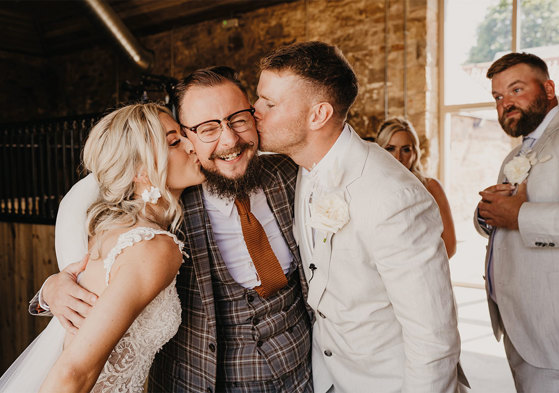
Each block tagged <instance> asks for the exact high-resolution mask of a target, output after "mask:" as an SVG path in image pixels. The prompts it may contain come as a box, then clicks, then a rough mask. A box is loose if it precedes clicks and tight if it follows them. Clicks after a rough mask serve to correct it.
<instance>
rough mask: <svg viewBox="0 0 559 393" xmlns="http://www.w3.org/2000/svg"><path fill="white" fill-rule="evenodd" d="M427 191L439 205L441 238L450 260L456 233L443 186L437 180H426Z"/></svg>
mask: <svg viewBox="0 0 559 393" xmlns="http://www.w3.org/2000/svg"><path fill="white" fill-rule="evenodd" d="M427 191H429V193H430V194H431V195H433V198H435V201H436V202H437V205H439V211H440V213H441V219H442V221H443V234H442V235H441V237H442V238H443V241H444V245H445V248H446V253H447V255H448V258H449V259H450V258H451V257H452V256H453V255H454V254H456V231H455V230H454V221H453V220H452V213H451V211H450V204H449V203H448V199H447V198H446V194H445V192H444V189H443V186H441V183H439V181H438V180H437V179H428V180H427Z"/></svg>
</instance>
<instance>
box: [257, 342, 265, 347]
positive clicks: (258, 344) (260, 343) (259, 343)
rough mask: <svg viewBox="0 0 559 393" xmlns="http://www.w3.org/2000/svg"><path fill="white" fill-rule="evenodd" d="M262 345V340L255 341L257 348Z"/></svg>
mask: <svg viewBox="0 0 559 393" xmlns="http://www.w3.org/2000/svg"><path fill="white" fill-rule="evenodd" d="M262 345H264V343H263V342H262V341H258V342H257V343H256V346H257V347H258V348H260V347H261V346H262Z"/></svg>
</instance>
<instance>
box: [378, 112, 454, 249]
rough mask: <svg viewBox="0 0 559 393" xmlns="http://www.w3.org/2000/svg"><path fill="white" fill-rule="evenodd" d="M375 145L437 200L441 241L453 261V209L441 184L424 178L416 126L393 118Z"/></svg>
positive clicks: (383, 129)
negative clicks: (384, 150)
mask: <svg viewBox="0 0 559 393" xmlns="http://www.w3.org/2000/svg"><path fill="white" fill-rule="evenodd" d="M376 142H377V143H378V144H379V145H380V146H381V147H383V148H385V149H386V150H387V151H388V152H390V154H392V155H393V156H394V158H396V159H397V160H398V161H400V162H401V163H402V165H404V166H405V167H406V168H408V169H409V170H410V171H411V172H412V173H413V174H414V175H415V176H416V177H417V178H418V179H419V180H420V181H421V182H422V183H423V185H424V186H425V188H427V191H429V193H431V195H432V196H433V198H435V201H436V202H437V205H438V206H439V211H440V213H441V218H442V221H443V233H442V238H443V241H444V244H445V247H446V252H447V254H448V257H449V258H451V257H452V256H453V255H454V254H455V253H456V232H455V230H454V222H453V220H452V213H451V211H450V205H449V203H448V199H447V197H446V194H445V192H444V189H443V187H442V186H441V183H439V181H438V180H437V179H433V178H429V177H426V176H425V175H424V174H423V170H422V167H421V151H420V150H419V138H418V137H417V133H416V132H415V129H414V128H413V125H412V124H411V123H410V122H409V121H408V120H404V119H402V118H400V117H393V118H390V119H388V120H386V121H385V122H384V123H382V124H381V125H380V127H379V130H378V133H377V137H376Z"/></svg>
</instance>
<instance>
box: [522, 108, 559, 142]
mask: <svg viewBox="0 0 559 393" xmlns="http://www.w3.org/2000/svg"><path fill="white" fill-rule="evenodd" d="M557 112H559V106H557V105H555V106H554V107H553V109H551V110H550V111H549V112H547V115H545V117H544V118H543V120H542V122H541V123H540V125H539V126H537V127H536V129H535V130H534V131H532V132H531V133H529V134H528V135H526V136H527V137H530V138H534V139H535V140H536V141H535V142H534V144H535V143H536V142H537V141H538V139H539V138H540V136H542V134H543V132H544V131H545V129H546V128H547V126H548V125H549V123H551V120H553V118H554V117H555V115H556V114H557ZM532 146H533V145H532Z"/></svg>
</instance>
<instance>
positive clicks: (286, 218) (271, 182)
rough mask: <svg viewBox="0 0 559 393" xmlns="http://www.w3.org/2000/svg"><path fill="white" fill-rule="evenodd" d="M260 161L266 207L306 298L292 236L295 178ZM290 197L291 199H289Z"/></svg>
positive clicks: (301, 268)
mask: <svg viewBox="0 0 559 393" xmlns="http://www.w3.org/2000/svg"><path fill="white" fill-rule="evenodd" d="M262 159H263V160H264V164H263V170H262V190H263V191H264V194H265V195H266V200H267V202H268V206H269V207H270V209H271V210H272V213H273V214H274V217H275V219H276V221H277V223H278V225H279V228H280V230H281V233H282V235H283V238H284V240H285V241H286V243H287V245H288V247H289V250H290V251H291V254H292V255H293V259H294V260H293V262H294V264H295V266H296V268H297V269H298V270H299V275H300V279H301V288H302V291H303V296H304V297H305V298H306V297H307V282H306V280H305V274H304V272H303V267H302V263H301V258H300V256H299V248H298V247H297V242H296V241H295V237H294V236H293V195H294V193H295V190H294V187H295V182H296V179H295V176H293V178H285V175H284V174H283V172H282V171H281V170H280V169H279V167H278V166H273V165H267V161H266V159H267V157H265V156H264V157H262ZM278 165H279V164H278ZM290 195H291V198H290V197H289V196H290Z"/></svg>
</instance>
